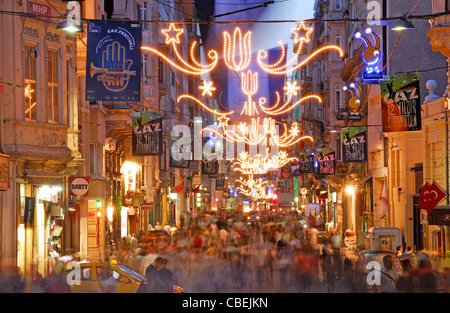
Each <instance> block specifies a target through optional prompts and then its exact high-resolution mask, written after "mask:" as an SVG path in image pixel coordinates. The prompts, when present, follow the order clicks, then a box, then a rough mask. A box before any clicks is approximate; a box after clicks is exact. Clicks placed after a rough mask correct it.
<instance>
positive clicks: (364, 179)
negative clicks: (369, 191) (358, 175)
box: [359, 175, 372, 184]
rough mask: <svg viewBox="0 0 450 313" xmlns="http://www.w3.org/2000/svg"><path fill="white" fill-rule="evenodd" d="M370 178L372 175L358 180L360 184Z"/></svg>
mask: <svg viewBox="0 0 450 313" xmlns="http://www.w3.org/2000/svg"><path fill="white" fill-rule="evenodd" d="M371 178H372V175H369V176H366V177H364V178H363V179H361V180H360V182H359V183H360V184H365V183H366V182H367V181H368V180H369V179H371Z"/></svg>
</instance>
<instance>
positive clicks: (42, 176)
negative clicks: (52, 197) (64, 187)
mask: <svg viewBox="0 0 450 313" xmlns="http://www.w3.org/2000/svg"><path fill="white" fill-rule="evenodd" d="M23 172H24V174H25V175H26V178H27V181H28V184H30V185H59V184H62V183H63V176H62V175H60V174H59V173H58V172H52V171H41V170H31V169H24V170H23Z"/></svg>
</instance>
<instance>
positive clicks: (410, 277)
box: [395, 259, 418, 293]
mask: <svg viewBox="0 0 450 313" xmlns="http://www.w3.org/2000/svg"><path fill="white" fill-rule="evenodd" d="M401 268H402V274H401V275H400V276H399V277H398V279H397V281H396V283H395V288H396V291H397V292H399V293H414V292H417V287H418V286H417V279H416V277H415V276H414V270H413V266H412V263H411V260H409V259H404V260H402V261H401Z"/></svg>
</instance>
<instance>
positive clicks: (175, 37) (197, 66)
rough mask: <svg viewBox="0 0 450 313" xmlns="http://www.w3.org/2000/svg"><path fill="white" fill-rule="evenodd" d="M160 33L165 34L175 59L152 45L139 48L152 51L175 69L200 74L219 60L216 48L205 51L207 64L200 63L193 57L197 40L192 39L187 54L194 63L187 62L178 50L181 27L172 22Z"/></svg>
mask: <svg viewBox="0 0 450 313" xmlns="http://www.w3.org/2000/svg"><path fill="white" fill-rule="evenodd" d="M161 33H162V34H163V35H164V36H166V40H165V43H166V44H167V45H169V46H170V47H171V48H172V50H173V52H174V55H175V58H176V61H177V62H176V61H173V60H171V59H170V58H169V57H168V56H166V55H165V54H163V53H161V52H160V51H158V49H155V48H153V47H149V46H142V47H141V49H142V50H143V51H148V52H151V53H154V54H156V55H158V56H159V57H161V58H162V59H163V60H165V61H166V62H167V63H169V64H170V65H172V66H173V67H175V68H176V69H178V70H180V71H182V72H184V73H186V74H189V75H202V74H206V73H209V72H211V71H212V70H213V69H214V68H215V66H216V65H217V63H218V61H219V55H218V53H217V51H216V50H210V51H208V53H207V56H208V58H209V59H210V60H211V63H209V64H206V65H205V64H201V63H200V62H198V61H197V59H196V58H195V53H194V52H195V48H196V47H197V44H198V42H197V41H194V42H193V43H192V45H191V48H190V49H189V55H190V58H191V61H192V62H193V63H194V65H191V64H189V62H187V61H186V60H184V58H183V56H182V55H181V53H180V51H179V50H178V45H179V44H180V43H181V40H180V36H181V35H182V34H183V33H184V29H183V28H177V27H176V25H175V24H174V23H170V24H169V27H168V28H164V29H162V30H161Z"/></svg>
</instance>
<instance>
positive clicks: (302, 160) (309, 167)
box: [298, 153, 315, 174]
mask: <svg viewBox="0 0 450 313" xmlns="http://www.w3.org/2000/svg"><path fill="white" fill-rule="evenodd" d="M314 161H315V160H314V154H311V153H300V155H299V158H298V163H299V165H300V173H303V174H306V173H314Z"/></svg>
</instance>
